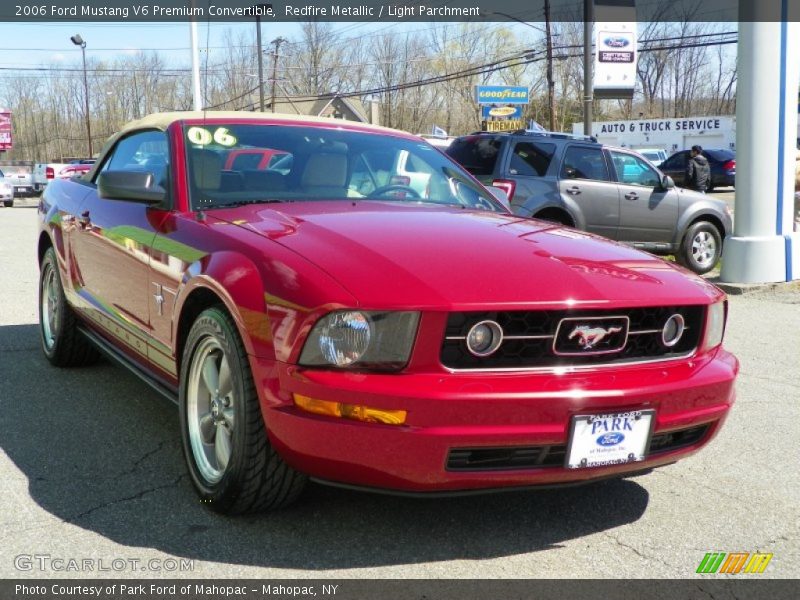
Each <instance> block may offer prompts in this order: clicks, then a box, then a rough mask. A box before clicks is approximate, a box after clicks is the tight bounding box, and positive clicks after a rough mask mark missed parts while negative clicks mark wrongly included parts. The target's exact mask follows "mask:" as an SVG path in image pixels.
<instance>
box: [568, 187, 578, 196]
mask: <svg viewBox="0 0 800 600" xmlns="http://www.w3.org/2000/svg"><path fill="white" fill-rule="evenodd" d="M567 193H568V194H569V195H570V196H577V195H578V194H580V193H581V188H579V187H578V186H577V185H573V186H572V187H571V188H567Z"/></svg>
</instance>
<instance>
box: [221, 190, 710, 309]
mask: <svg viewBox="0 0 800 600" xmlns="http://www.w3.org/2000/svg"><path fill="white" fill-rule="evenodd" d="M210 214H213V216H214V217H216V218H217V219H219V220H221V221H224V222H226V223H229V224H233V225H237V226H238V227H240V228H243V229H246V230H249V231H251V232H253V233H255V234H258V235H259V236H262V237H265V238H267V239H269V240H272V241H274V242H277V243H279V244H281V245H283V246H285V247H286V248H289V249H291V250H293V251H294V252H296V253H298V254H300V255H301V256H303V257H304V258H305V259H307V260H309V261H311V262H313V263H315V264H316V265H317V266H319V267H320V268H321V269H323V270H324V271H326V272H327V273H328V274H330V275H331V276H332V277H333V278H334V279H336V280H337V281H338V282H339V283H340V284H341V285H342V286H344V287H345V288H346V289H347V290H348V291H349V292H350V293H352V294H353V296H355V298H357V299H358V300H359V302H360V304H361V305H362V306H363V307H365V308H397V307H405V308H420V309H421V308H429V309H434V308H438V309H443V310H454V309H458V310H470V309H478V308H486V307H487V306H492V307H496V308H505V309H512V308H515V307H519V308H522V307H531V306H541V307H542V308H544V307H546V306H548V305H552V306H564V305H568V306H576V307H579V306H580V305H582V304H583V305H593V304H598V305H603V306H607V307H609V308H611V307H616V306H638V305H678V304H700V303H707V302H710V301H712V300H714V299H716V298H718V297H721V292H719V290H717V288H715V287H714V286H712V285H711V284H709V283H707V282H706V281H705V280H704V279H702V278H699V277H696V276H694V275H691V274H688V272H686V271H683V270H682V269H679V268H678V267H675V266H674V265H672V264H670V263H667V262H665V261H662V260H660V259H657V258H655V257H652V256H650V255H648V254H645V253H643V252H639V251H637V250H634V249H632V248H629V247H627V246H623V245H621V244H617V243H615V242H610V241H607V240H604V239H602V238H599V237H597V236H593V235H590V234H587V233H584V232H580V231H576V230H573V229H568V228H564V227H559V226H554V225H551V224H549V223H545V222H542V221H537V220H533V219H523V218H520V217H517V216H513V215H510V214H496V213H489V212H483V211H469V210H461V209H457V208H453V209H451V208H442V207H441V206H431V205H425V204H411V203H402V202H379V201H358V202H354V201H330V202H327V201H325V202H318V201H315V202H296V203H286V204H280V205H277V204H276V205H271V206H264V205H253V206H245V207H240V208H236V209H224V210H218V211H214V212H213V213H210Z"/></svg>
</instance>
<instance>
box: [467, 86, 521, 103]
mask: <svg viewBox="0 0 800 600" xmlns="http://www.w3.org/2000/svg"><path fill="white" fill-rule="evenodd" d="M475 101H476V102H477V103H478V104H528V88H526V87H523V86H504V85H476V86H475Z"/></svg>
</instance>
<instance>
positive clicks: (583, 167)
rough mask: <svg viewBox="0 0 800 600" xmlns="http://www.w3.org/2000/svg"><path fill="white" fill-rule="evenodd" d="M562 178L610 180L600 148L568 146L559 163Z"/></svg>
mask: <svg viewBox="0 0 800 600" xmlns="http://www.w3.org/2000/svg"><path fill="white" fill-rule="evenodd" d="M561 178H562V179H591V180H594V181H610V180H611V179H610V178H609V176H608V167H607V166H606V161H605V159H604V158H603V151H602V150H601V149H600V148H589V147H587V146H570V147H569V148H567V151H566V152H565V153H564V161H563V162H562V163H561Z"/></svg>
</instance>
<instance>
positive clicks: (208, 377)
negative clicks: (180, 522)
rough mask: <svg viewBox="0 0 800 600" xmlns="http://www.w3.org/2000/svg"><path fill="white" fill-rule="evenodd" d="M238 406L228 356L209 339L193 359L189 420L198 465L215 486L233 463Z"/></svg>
mask: <svg viewBox="0 0 800 600" xmlns="http://www.w3.org/2000/svg"><path fill="white" fill-rule="evenodd" d="M235 402H236V398H235V397H234V393H233V381H232V378H231V370H230V366H229V364H228V359H227V357H226V356H225V352H224V350H223V349H222V346H220V344H219V342H218V341H217V340H216V339H215V338H214V337H211V336H209V337H206V338H205V339H203V340H202V341H201V342H200V343H199V344H198V345H197V348H196V349H195V352H194V355H193V356H192V364H191V367H190V369H189V381H188V387H187V394H186V416H187V424H188V428H189V440H190V442H191V446H192V454H193V455H194V461H195V464H196V465H197V469H198V471H200V474H201V475H202V476H203V478H204V479H205V480H206V481H207V482H208V483H211V484H215V483H217V482H219V481H220V479H222V476H223V475H224V474H225V469H226V468H227V467H228V463H229V462H230V459H231V450H232V448H233V428H234V424H235V419H234V414H235V411H234V407H235Z"/></svg>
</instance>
